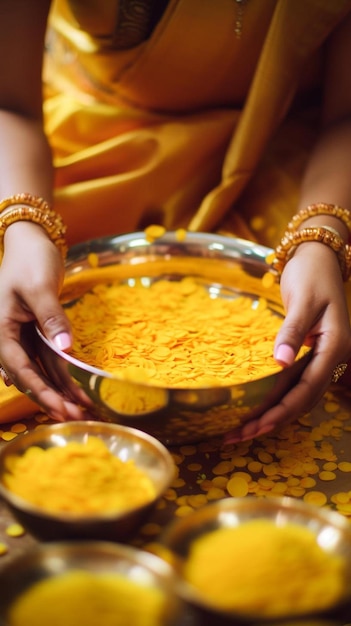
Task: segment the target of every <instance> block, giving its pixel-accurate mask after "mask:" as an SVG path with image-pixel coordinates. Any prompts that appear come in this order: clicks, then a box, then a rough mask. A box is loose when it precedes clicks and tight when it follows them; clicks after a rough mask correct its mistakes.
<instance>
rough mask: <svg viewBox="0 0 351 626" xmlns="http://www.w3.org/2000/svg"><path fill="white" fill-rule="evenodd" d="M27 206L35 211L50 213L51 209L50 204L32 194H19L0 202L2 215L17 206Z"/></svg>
mask: <svg viewBox="0 0 351 626" xmlns="http://www.w3.org/2000/svg"><path fill="white" fill-rule="evenodd" d="M23 204H26V205H27V206H31V207H33V208H34V209H40V210H41V211H50V210H51V207H50V205H49V203H48V202H47V201H46V200H44V198H41V197H40V196H33V195H32V194H30V193H17V194H15V195H14V196H10V197H9V198H4V199H3V200H1V201H0V215H1V213H2V212H3V211H5V209H7V208H8V207H10V208H12V207H14V206H15V205H17V206H21V205H23Z"/></svg>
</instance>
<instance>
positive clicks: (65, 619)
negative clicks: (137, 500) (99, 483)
mask: <svg viewBox="0 0 351 626" xmlns="http://www.w3.org/2000/svg"><path fill="white" fill-rule="evenodd" d="M0 585H1V594H0V623H1V624H2V625H3V626H48V625H50V624H51V625H54V624H60V625H64V626H76V625H77V624H79V623H81V624H84V626H97V625H99V626H126V625H131V626H180V625H181V624H184V621H182V620H183V617H184V610H185V608H184V605H183V603H182V601H181V600H180V598H179V597H178V596H177V595H176V593H175V587H174V572H173V570H172V568H170V567H169V566H168V565H167V563H165V562H164V561H162V560H161V559H159V558H158V557H156V556H155V555H153V554H151V553H148V552H146V551H142V550H137V549H136V548H133V547H131V546H126V545H121V544H118V543H111V542H102V541H101V542H100V541H99V542H97V541H88V542H85V541H81V542H74V541H70V542H50V543H46V544H41V545H37V546H36V547H34V548H32V549H30V550H27V551H26V552H24V553H22V554H20V555H19V556H17V558H15V559H13V561H12V562H11V563H10V564H9V565H7V567H6V568H3V569H2V571H1V573H0Z"/></svg>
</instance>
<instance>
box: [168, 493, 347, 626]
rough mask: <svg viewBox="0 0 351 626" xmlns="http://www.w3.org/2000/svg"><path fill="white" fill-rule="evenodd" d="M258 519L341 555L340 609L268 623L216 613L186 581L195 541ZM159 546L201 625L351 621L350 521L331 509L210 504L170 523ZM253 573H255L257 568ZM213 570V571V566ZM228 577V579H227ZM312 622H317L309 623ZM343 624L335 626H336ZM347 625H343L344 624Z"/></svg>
mask: <svg viewBox="0 0 351 626" xmlns="http://www.w3.org/2000/svg"><path fill="white" fill-rule="evenodd" d="M253 519H266V520H270V521H272V522H273V523H274V524H275V525H276V526H277V527H278V526H283V525H285V524H287V523H292V524H297V525H300V526H302V527H306V528H308V529H309V530H310V531H312V532H313V533H314V534H315V536H316V539H317V541H318V544H319V546H320V547H322V548H323V549H324V550H325V551H326V552H327V553H328V554H333V555H339V556H341V557H343V558H344V559H345V594H344V595H343V597H342V598H340V600H339V601H338V603H337V605H336V606H331V607H328V610H324V611H321V610H320V607H318V606H316V607H315V610H313V611H311V612H310V613H309V614H308V615H306V614H305V615H301V614H300V615H297V614H295V615H285V616H281V617H274V618H264V617H262V615H257V614H256V615H255V614H249V613H245V614H243V613H241V612H236V611H225V610H221V609H220V608H217V607H214V606H213V604H211V603H210V601H209V600H208V599H206V598H205V597H204V596H203V595H201V594H200V593H199V592H197V590H196V589H195V588H194V587H193V586H192V585H191V584H190V583H188V582H187V581H186V580H185V579H184V576H182V571H183V567H184V564H185V563H186V560H187V558H188V557H189V554H190V550H191V546H192V545H193V542H194V541H196V539H198V538H199V537H201V536H204V535H206V534H208V533H211V532H212V531H215V530H217V529H219V528H233V527H237V526H239V525H241V524H243V523H245V522H248V521H251V520H253ZM160 545H161V548H160V554H162V555H163V557H164V558H166V559H167V560H168V561H169V562H170V563H172V565H173V566H174V568H175V570H176V571H177V573H178V576H179V578H180V581H181V582H180V585H179V594H180V595H181V597H183V599H184V600H185V601H186V602H187V603H188V604H189V605H190V606H191V607H192V608H193V610H194V611H195V613H196V614H197V616H198V618H199V620H200V623H206V625H207V624H208V625H209V626H210V625H212V624H213V626H222V625H223V626H229V625H233V624H240V626H244V625H245V624H250V625H251V626H252V624H255V626H259V625H261V624H262V625H265V626H268V625H269V626H272V625H273V624H276V625H277V626H278V625H279V626H283V625H285V624H286V625H287V624H289V625H290V624H291V626H292V625H293V624H296V625H298V624H301V625H302V624H303V625H304V626H305V625H306V626H309V625H310V623H311V625H312V623H313V624H314V625H315V626H318V625H319V624H322V623H323V624H324V621H323V622H320V621H319V620H324V619H328V622H325V623H326V624H329V626H333V625H334V621H329V620H334V619H337V618H338V617H340V618H342V619H344V618H346V617H348V618H349V617H350V615H351V527H350V523H349V522H348V521H347V520H346V518H344V517H343V516H341V515H340V514H339V513H336V512H334V511H331V510H329V509H326V508H320V507H315V506H311V505H308V504H306V503H304V502H303V501H301V500H297V499H295V498H291V497H275V498H257V497H255V496H247V497H245V498H226V499H222V500H218V501H216V502H213V503H210V504H207V505H205V506H203V507H202V508H200V509H197V510H195V511H194V512H192V513H189V515H187V516H185V517H183V518H179V519H177V520H175V521H173V522H171V523H170V524H169V525H168V526H167V527H166V528H165V530H164V532H163V533H162V535H161V539H160ZM229 549H230V548H229V547H228V550H229ZM217 558H220V557H219V556H218V557H217ZM306 560H308V553H306ZM232 563H233V568H235V567H236V563H235V553H234V551H233V558H232ZM252 567H253V568H254V567H255V563H254V562H253V563H252ZM209 568H211V564H210V563H209ZM217 575H218V572H217ZM223 575H225V574H224V573H223ZM282 582H283V581H282ZM253 591H254V590H253ZM276 594H277V596H278V595H279V588H278V589H276ZM309 619H311V620H313V621H311V622H310V621H309ZM287 620H288V621H287ZM301 620H303V621H301ZM305 620H306V621H305ZM314 620H316V621H314ZM317 620H318V621H317ZM340 623H341V622H338V621H335V625H336V624H340ZM342 623H343V624H344V621H342Z"/></svg>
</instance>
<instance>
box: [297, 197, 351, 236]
mask: <svg viewBox="0 0 351 626" xmlns="http://www.w3.org/2000/svg"><path fill="white" fill-rule="evenodd" d="M316 215H331V216H332V217H337V218H338V219H339V220H341V221H342V222H343V223H344V224H345V226H346V227H347V229H348V231H349V233H351V212H350V211H348V209H343V208H342V207H340V206H338V205H336V204H327V203H325V202H318V203H317V204H310V205H309V206H308V207H306V208H304V209H301V210H300V211H299V212H298V213H296V215H294V216H293V217H292V218H291V221H290V222H289V224H288V230H290V231H293V230H296V229H297V228H298V227H299V226H300V224H302V222H305V221H306V220H308V219H309V218H310V217H315V216H316Z"/></svg>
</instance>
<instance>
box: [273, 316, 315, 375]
mask: <svg viewBox="0 0 351 626" xmlns="http://www.w3.org/2000/svg"><path fill="white" fill-rule="evenodd" d="M305 325H306V320H304V322H303V321H301V320H298V319H296V318H294V319H292V315H287V317H286V318H285V320H284V322H283V324H282V326H281V328H280V330H279V332H278V334H277V337H276V340H275V344H274V353H273V354H274V358H275V360H276V361H277V363H279V365H281V366H282V367H288V366H289V365H292V364H293V363H294V361H295V358H296V356H297V354H298V352H299V350H300V348H301V346H302V345H303V343H304V341H305V338H306V333H307V332H308V329H307V328H305Z"/></svg>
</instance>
